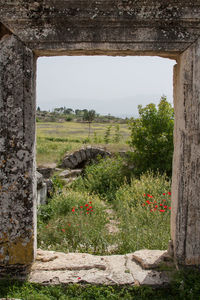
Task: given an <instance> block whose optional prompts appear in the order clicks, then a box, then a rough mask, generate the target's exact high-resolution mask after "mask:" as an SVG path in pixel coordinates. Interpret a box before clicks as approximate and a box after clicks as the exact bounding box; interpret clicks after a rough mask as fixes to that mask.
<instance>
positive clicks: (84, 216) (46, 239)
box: [38, 191, 110, 254]
mask: <svg viewBox="0 0 200 300" xmlns="http://www.w3.org/2000/svg"><path fill="white" fill-rule="evenodd" d="M107 222H108V218H107V214H106V212H105V207H104V205H103V204H102V203H101V201H100V200H99V198H98V197H95V196H89V195H88V194H87V193H86V192H85V193H82V194H80V193H79V192H73V191H68V192H66V193H63V194H61V195H56V196H55V197H54V198H53V199H52V200H51V201H50V203H49V204H47V205H44V206H42V207H41V208H40V212H39V217H38V245H39V247H40V248H43V249H51V250H55V251H64V252H69V251H70V252H75V251H79V252H88V253H93V254H102V253H105V252H106V251H107V250H106V249H107V246H108V245H109V243H110V238H109V236H108V232H107V231H106V230H105V225H106V223H107Z"/></svg>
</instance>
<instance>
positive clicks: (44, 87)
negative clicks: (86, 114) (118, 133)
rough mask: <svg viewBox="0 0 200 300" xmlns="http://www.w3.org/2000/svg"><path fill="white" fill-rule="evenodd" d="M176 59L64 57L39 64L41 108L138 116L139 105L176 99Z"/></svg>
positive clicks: (49, 58)
mask: <svg viewBox="0 0 200 300" xmlns="http://www.w3.org/2000/svg"><path fill="white" fill-rule="evenodd" d="M174 64H175V61H173V60H169V59H164V58H159V57H138V56H127V57H109V56H62V57H42V58H39V59H38V63H37V106H40V108H41V109H42V110H49V109H50V110H52V108H55V107H61V106H66V107H67V108H73V109H84V108H86V109H94V110H95V111H96V112H97V113H100V114H109V113H110V114H112V115H119V116H128V117H130V116H131V115H133V116H135V115H137V106H138V104H142V105H146V104H149V103H151V102H153V103H158V102H159V100H160V97H161V96H162V95H163V94H164V95H166V96H167V99H168V101H170V102H172V101H173V100H172V99H173V98H172V94H173V84H172V72H173V65H174Z"/></svg>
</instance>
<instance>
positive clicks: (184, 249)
mask: <svg viewBox="0 0 200 300" xmlns="http://www.w3.org/2000/svg"><path fill="white" fill-rule="evenodd" d="M174 108H175V116H176V118H175V128H174V141H175V143H174V160H173V182H172V199H173V201H172V217H171V235H172V240H173V246H174V253H175V259H176V261H177V262H178V263H181V264H189V265H200V209H199V207H200V196H199V195H200V39H198V40H197V41H196V42H195V43H194V44H193V45H192V46H191V47H189V48H188V49H187V50H186V51H185V52H184V53H183V54H181V55H180V57H179V59H178V64H177V65H176V67H175V72H174Z"/></svg>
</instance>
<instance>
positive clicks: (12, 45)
mask: <svg viewBox="0 0 200 300" xmlns="http://www.w3.org/2000/svg"><path fill="white" fill-rule="evenodd" d="M34 3H36V2H34ZM0 8H1V2H0ZM8 12H9V8H8ZM11 15H12V16H13V14H12V13H11ZM2 21H3V23H1V24H0V166H1V169H0V210H1V215H0V227H1V232H0V271H1V270H4V271H5V269H8V268H14V269H15V268H17V267H19V266H20V268H25V267H27V266H29V265H30V264H31V263H32V262H33V261H34V259H35V255H36V239H37V236H36V184H35V86H36V59H37V57H39V56H45V55H48V56H51V55H57V56H59V55H113V56H115V55H119V56H124V55H127V56H129V55H154V56H162V57H166V58H173V59H176V61H177V64H176V65H175V67H174V108H175V128H174V157H173V179H172V216H171V238H172V248H173V254H174V259H175V261H176V263H178V264H182V265H199V264H200V210H199V207H200V205H199V204H200V198H199V195H200V38H199V37H198V36H196V35H195V38H193V39H191V40H189V41H188V39H190V37H189V35H185V36H184V41H185V43H186V40H187V46H186V44H184V45H185V46H184V49H183V41H181V42H180V41H179V43H175V42H174V43H173V44H170V43H167V42H166V43H165V44H163V45H162V46H160V44H159V43H158V44H156V41H159V39H160V37H159V35H156V39H155V40H154V41H153V42H154V45H155V48H154V49H153V48H152V45H150V43H149V42H145V43H144V45H141V44H137V43H136V42H134V41H128V42H126V39H125V40H124V34H125V31H123V32H122V33H121V32H120V34H119V35H120V37H119V40H120V39H121V41H122V42H121V43H119V42H112V43H110V42H107V40H106V38H105V34H104V33H102V32H101V31H99V32H98V34H99V41H98V42H97V41H96V40H95V39H96V38H94V35H93V36H92V37H90V39H91V40H89V41H87V42H85V41H84V36H83V37H82V39H83V40H81V42H80V40H78V39H77V40H76V41H70V40H69V41H65V43H64V42H63V41H62V39H61V38H60V41H58V43H57V45H55V44H54V43H53V42H51V40H50V41H49V42H46V44H45V43H44V42H43V40H42V39H48V37H49V36H50V37H51V35H52V34H54V32H53V31H49V32H47V31H44V29H43V31H42V33H41V34H39V33H38V32H37V30H38V28H37V26H39V25H36V29H34V28H33V27H31V26H33V24H31V25H30V28H29V29H27V31H25V30H24V31H23V30H22V29H23V28H22V27H23V26H24V27H25V25H21V27H19V24H20V21H19V22H18V23H17V22H16V25H14V26H13V27H12V23H9V22H8V21H6V20H4V17H3V16H2ZM12 22H15V20H14V19H13V21H12ZM34 22H36V21H34ZM3 24H5V26H4V25H3ZM9 24H11V25H10V26H9ZM21 24H23V23H21ZM34 24H37V23H34ZM172 26H173V25H172ZM72 27H73V26H72ZM8 28H9V29H8ZM13 28H14V29H13ZM15 28H16V30H15ZM94 28H95V27H94ZM119 28H120V27H119ZM75 29H76V27H75V26H74V33H73V34H74V35H72V36H73V37H74V36H75V37H76V35H77V36H78V34H79V33H77V32H76V30H75ZM57 30H58V31H57V34H58V36H59V34H60V33H61V32H62V28H61V27H60V29H57ZM83 30H84V28H83ZM87 30H88V31H87V33H88V36H89V33H90V31H89V29H87ZM94 30H96V29H94ZM159 30H160V31H159V32H160V34H162V33H163V29H162V28H161V29H160V28H159ZM33 31H34V34H33ZM71 31H72V29H71V28H69V32H71ZM96 31H97V30H96ZM45 34H46V35H45ZM113 34H114V33H113ZM139 34H140V32H139V33H137V36H138V37H139ZM195 34H196V33H195ZM33 36H34V37H33ZM85 36H86V34H85ZM113 37H114V35H113ZM70 38H71V37H70ZM147 38H149V37H148V36H147ZM178 38H179V37H178V35H177V36H176V37H175V39H176V40H178ZM79 39H80V37H79ZM88 39H89V38H88ZM127 39H128V36H127ZM38 41H39V42H38ZM41 41H42V42H41ZM40 42H41V43H40ZM177 44H178V46H177ZM4 271H2V272H4Z"/></svg>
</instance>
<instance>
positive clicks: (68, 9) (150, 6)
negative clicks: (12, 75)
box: [0, 0, 200, 56]
mask: <svg viewBox="0 0 200 300" xmlns="http://www.w3.org/2000/svg"><path fill="white" fill-rule="evenodd" d="M199 16H200V3H199V0H190V1H185V0H180V1H173V0H169V1H165V2H163V0H146V1H144V0H138V1H124V0H99V1H94V0H91V1H86V0H76V1H74V0H68V1H66V0H59V1H44V0H37V1H27V0H20V1H9V2H7V1H4V0H1V1H0V20H1V22H2V23H3V24H4V25H5V26H7V27H8V28H9V29H10V30H11V31H12V32H14V33H15V34H16V35H17V36H18V37H19V38H20V39H21V40H22V41H23V42H24V43H25V44H26V45H28V46H29V47H30V48H31V49H33V50H34V51H35V52H36V54H37V55H38V56H41V55H58V54H70V53H74V51H76V54H77V55H80V54H83V53H86V52H87V54H105V48H106V54H108V55H119V49H120V50H121V53H122V55H132V54H149V55H152V54H153V55H154V54H155V51H157V53H158V54H160V55H166V53H167V55H169V56H170V55H177V53H181V52H183V51H184V50H185V49H187V47H188V46H189V45H190V44H191V43H192V42H194V41H195V40H196V38H197V37H198V36H199ZM105 43H106V47H105Z"/></svg>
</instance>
